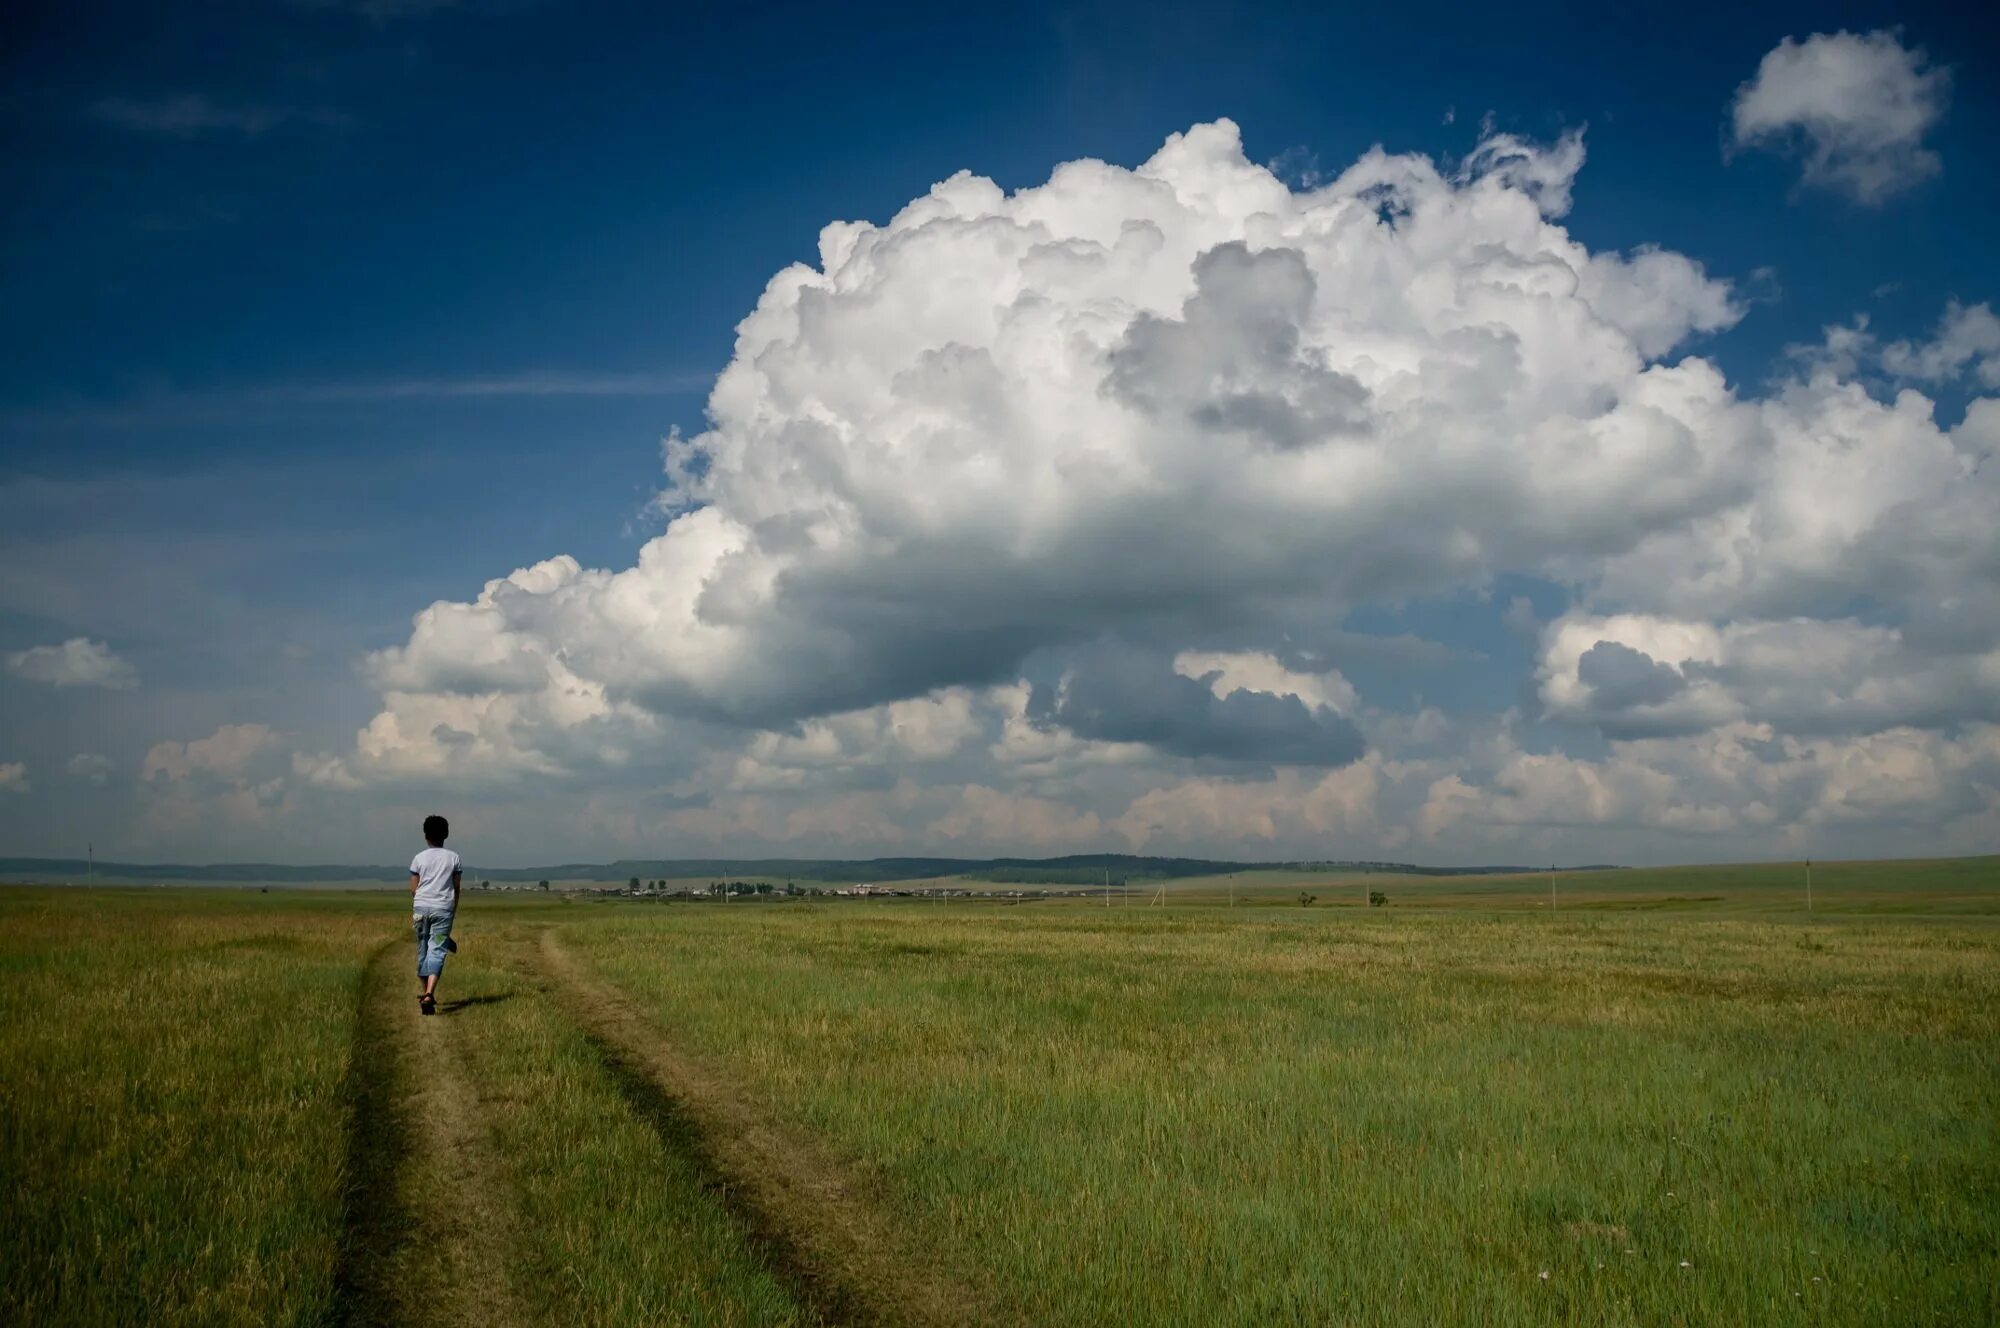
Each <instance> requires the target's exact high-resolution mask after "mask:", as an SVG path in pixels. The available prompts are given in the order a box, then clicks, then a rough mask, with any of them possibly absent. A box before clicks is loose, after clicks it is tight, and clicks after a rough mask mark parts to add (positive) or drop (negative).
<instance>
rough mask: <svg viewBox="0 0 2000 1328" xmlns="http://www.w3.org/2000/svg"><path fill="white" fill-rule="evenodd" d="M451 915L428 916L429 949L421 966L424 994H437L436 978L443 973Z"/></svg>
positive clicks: (436, 914) (449, 934)
mask: <svg viewBox="0 0 2000 1328" xmlns="http://www.w3.org/2000/svg"><path fill="white" fill-rule="evenodd" d="M451 923H452V915H451V914H449V913H433V914H431V917H430V924H431V925H430V949H429V951H428V953H427V954H426V956H425V963H424V966H423V974H424V995H426V996H435V995H436V994H437V984H438V978H440V977H441V976H443V974H444V961H445V954H446V951H445V943H446V942H447V941H449V940H450V939H451Z"/></svg>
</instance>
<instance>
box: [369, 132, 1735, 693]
mask: <svg viewBox="0 0 2000 1328" xmlns="http://www.w3.org/2000/svg"><path fill="white" fill-rule="evenodd" d="M1582 155H1583V154H1582V148H1581V144H1580V141H1578V140H1577V139H1575V138H1569V139H1565V140H1564V141H1563V142H1562V143H1560V144H1558V145H1556V146H1555V147H1553V148H1548V149H1543V148H1537V147H1534V146H1531V145H1528V144H1522V143H1516V142H1513V141H1512V140H1495V141H1494V142H1492V143H1490V144H1488V146H1487V148H1486V149H1485V150H1483V152H1482V154H1481V155H1480V156H1479V157H1478V158H1477V160H1476V161H1475V162H1474V163H1473V165H1472V166H1471V167H1469V168H1468V169H1466V170H1465V171H1463V172H1461V173H1459V174H1456V175H1451V174H1446V173H1444V172H1442V171H1440V169H1439V168H1438V167H1436V166H1435V165H1433V164H1432V163H1431V162H1429V161H1428V160H1425V159H1423V158H1418V157H1397V156H1390V155H1387V154H1384V153H1381V152H1379V151H1378V152H1374V153H1371V154H1369V155H1368V156H1366V157H1364V158H1363V159H1362V160H1361V161H1359V162H1357V163H1356V164H1355V166H1354V167H1352V168H1351V169H1350V170H1349V171H1347V172H1346V173H1345V174H1344V175H1342V176H1341V177H1340V178H1339V179H1338V180H1336V181H1334V182H1333V183H1332V184H1330V185H1328V186H1326V187H1325V188H1323V189H1319V190H1316V191H1312V192H1308V193H1295V192H1293V191H1292V190H1290V189H1288V188H1287V187H1286V186H1285V185H1284V184H1283V183H1281V182H1280V181H1279V180H1278V179H1277V178H1276V177H1275V176H1273V175H1272V174H1271V173H1270V172H1269V171H1267V170H1265V169H1264V168H1262V167H1260V166H1257V165H1254V164H1252V163H1251V162H1249V161H1248V160H1247V159H1246V158H1245V157H1244V155H1243V152H1242V148H1241V146H1240V144H1239V142H1238V139H1237V134H1236V130H1235V127H1234V126H1233V125H1230V124H1228V123H1227V122H1222V123H1218V124H1214V125H1206V126H1201V127H1198V128H1196V129H1194V130H1191V131H1190V132H1188V133H1187V134H1185V135H1176V136H1175V137H1174V138H1173V139H1171V140H1170V141H1169V142H1168V143H1167V145H1166V146H1165V147H1164V148H1162V149H1161V151H1160V152H1159V154H1158V155H1156V156H1155V157H1154V158H1153V159H1152V160H1151V161H1149V162H1147V163H1146V164H1145V165H1144V166H1141V167H1140V168H1139V169H1137V170H1123V169H1120V168H1117V167H1113V166H1108V165H1105V164H1103V163H1100V162H1094V161H1082V162H1072V163H1069V164H1067V165H1065V166H1063V167H1061V168H1059V169H1058V170H1057V171H1056V172H1055V174H1054V175H1053V177H1052V178H1051V179H1050V180H1049V182H1048V183H1047V184H1045V185H1043V186H1040V187H1038V188H1034V189H1025V190H1022V191H1020V192H1018V193H1015V194H1012V195H1008V194H1005V193H1003V192H1002V191H1001V190H1000V189H998V188H997V187H995V186H994V185H993V184H992V183H991V182H989V181H986V180H982V179H978V178H976V177H973V176H970V175H963V174H961V175H959V176H955V177H953V178H952V179H951V180H948V181H946V182H944V183H943V184H940V185H938V186H937V187H936V188H934V189H933V190H932V191H931V192H930V194H928V195H927V196H926V197H924V198H922V199H919V200H917V201H916V202H914V203H912V204H910V205H909V206H908V207H907V208H905V209H904V210H903V211H902V212H901V213H900V214H899V215H898V216H897V217H895V218H894V219H893V220H892V221H891V222H890V223H889V224H887V225H885V226H880V227H877V226H870V225H865V224H836V225H833V226H830V227H828V228H827V229H826V231H825V232H824V234H823V235H822V236H821V263H820V265H819V266H818V267H816V268H808V267H805V266H802V265H801V266H796V267H793V268H789V269H787V270H785V271H784V272H781V273H779V274H778V275H777V276H776V277H775V278H773V279H772V281H771V283H770V285H769V287H768V288H767V289H766V291H765V293H764V296H763V298H762V299H761V300H760V302H759V304H758V307H757V309H756V310H755V312H753V313H752V314H751V315H750V317H749V318H747V319H746V320H745V321H744V322H743V324H742V325H741V327H740V328H739V331H738V342H737V350H736V355H735V357H734V359H733V360H732V362H731V363H730V365H729V367H728V368H727V369H726V370H725V371H724V372H723V374H722V375H721V377H720V379H719V380H718V382H717V384H716V387H715V390H714V393H713V395H712V397H711V399H710V403H709V415H710V419H711V427H710V428H709V429H708V430H707V431H706V432H704V433H702V434H701V435H699V436H697V437H694V438H692V439H688V440H685V441H684V442H681V443H679V444H677V445H676V447H675V449H674V452H675V454H674V457H673V464H674V469H675V473H676V475H677V477H678V485H677V487H676V489H675V491H674V493H673V495H672V499H673V501H675V502H676V503H678V504H679V505H680V508H681V514H680V515H679V516H677V517H676V518H675V519H674V520H673V522H672V523H671V524H670V525H669V527H668V528H667V530H666V531H665V533H664V534H662V535H661V536H660V537H659V538H657V539H655V540H654V541H652V542H651V543H650V544H649V545H647V546H646V548H645V549H644V550H643V552H642V553H641V555H640V558H639V561H638V564H637V566H635V567H632V568H629V569H626V570H625V571H622V572H603V571H594V570H586V569H583V568H581V567H579V566H577V565H576V564H575V563H574V562H573V561H570V560H567V559H563V558H557V559H552V560H551V561H549V562H547V563H544V564H542V565H541V566H540V567H537V568H533V569H529V570H528V571H526V572H522V573H516V574H515V575H514V576H512V577H509V578H506V579H505V580H503V581H497V582H495V583H494V584H493V585H492V586H490V587H489V588H488V590H487V592H486V593H485V594H483V595H482V596H481V597H480V598H479V599H478V600H477V601H476V602H474V603H470V604H450V603H446V604H439V605H436V606H433V607H432V608H431V609H429V610H427V611H425V612H424V613H423V614H421V615H420V616H419V618H418V620H417V623H416V628H415V631H414V632H413V634H412V636H411V639H410V641H409V643H408V644H407V645H406V646H404V647H401V648H399V649H396V650H393V651H389V652H386V653H385V654H384V655H382V656H381V657H379V658H378V659H377V660H376V661H375V664H374V668H375V672H376V675H377V677H378V679H379V680H380V682H381V685H382V686H383V688H384V690H385V692H389V693H397V694H425V695H459V694H474V693H480V692H487V693H493V694H500V693H509V692H519V691H524V690H534V689H537V688H544V687H548V686H550V685H552V684H551V683H550V681H549V677H550V674H549V669H548V664H549V661H551V660H554V659H556V658H558V657H560V660H561V663H562V665H563V666H564V668H565V669H566V670H567V671H568V673H569V674H570V675H572V676H573V677H574V678H576V679H578V680H580V681H581V682H583V683H585V684H588V685H592V686H601V687H603V688H604V689H605V691H606V695H607V698H609V699H608V700H607V703H611V700H610V699H616V700H625V701H630V702H632V703H634V704H637V705H639V706H642V707H644V708H645V709H647V710H648V711H651V712H654V713H669V714H682V715H698V716H702V717H706V718H712V719H721V720H727V721H733V722H741V723H752V724H766V723H772V722H777V723H785V722H791V721H794V720H797V719H799V718H802V717H805V716H810V715H815V714H823V713H829V712H833V711H838V710H844V709H851V708H854V707H856V706H861V705H871V704H878V703H883V702H887V701H892V700H896V699H900V698H902V697H906V696H911V695H918V694H921V693H923V692H926V691H928V690H930V689H933V688H936V687H941V686H950V685H958V684H986V683H995V682H1000V681H1004V680H1005V679H1007V678H1008V677H1010V676H1012V674H1013V672H1014V671H1015V670H1016V669H1017V667H1018V666H1019V663H1020V661H1021V660H1022V659H1023V658H1025V657H1026V656H1027V655H1028V654H1030V653H1031V652H1033V651H1035V650H1038V649H1044V648H1049V647H1058V646H1061V645H1064V644H1066V643H1069V642H1073V641H1076V640H1079V639H1082V638H1084V637H1096V636H1098V635H1101V634H1103V633H1104V632H1106V631H1111V632H1121V631H1122V632H1134V633H1142V632H1158V631H1166V632H1168V633H1170V634H1171V633H1174V632H1177V631H1178V632H1186V631H1188V630H1189V624H1204V625H1205V624H1215V623H1219V622H1224V621H1226V620H1229V619H1233V618H1238V619H1245V620H1247V621H1248V623H1249V624H1250V626H1249V627H1248V628H1246V629H1245V630H1246V634H1249V635H1254V627H1255V624H1256V623H1257V622H1258V621H1260V620H1267V619H1269V618H1270V617H1272V616H1273V615H1276V614H1280V613H1283V612H1287V611H1297V610H1300V609H1304V610H1308V611H1311V612H1316V613H1320V614H1323V615H1329V616H1337V614H1338V613H1339V611H1340V610H1341V609H1343V608H1345V607H1347V606H1350V605H1352V604H1353V603H1356V602H1358V601H1361V600H1364V599H1367V598H1370V597H1373V596H1378V595H1383V594H1394V593H1406V594H1418V593H1425V592H1429V591H1435V590H1441V589H1444V588H1448V587H1450V586H1453V585H1456V584H1461V583H1463V582H1465V581H1468V580H1477V579H1479V578H1481V577H1483V576H1486V575H1488V574H1490V573H1491V572H1492V571H1494V570H1496V569H1498V568H1501V567H1506V566H1535V565H1539V564H1541V563H1542V562H1544V561H1546V560H1548V559H1550V558H1553V557H1555V556H1558V555H1561V554H1565V553H1569V552H1572V551H1574V550H1576V549H1577V548H1579V547H1583V548H1591V549H1596V550H1600V551H1602V552H1607V553H1608V552H1614V551H1618V550H1622V549H1627V548H1630V547H1632V546H1633V545H1634V543H1635V542H1636V541H1637V540H1638V539H1639V538H1640V537H1641V536H1642V535H1643V534H1644V533H1645V532H1647V531H1649V530H1653V529H1659V528H1671V527H1675V526H1678V525H1679V524H1681V523H1684V522H1685V521H1687V520H1688V519H1690V518H1692V517H1694V516H1697V515H1700V514H1702V513H1705V512H1707V511H1710V510H1712V509H1713V508H1714V507H1715V505H1716V504H1717V502H1718V500H1719V498H1720V497H1721V496H1722V495H1725V494H1727V493H1729V492H1731V491H1732V489H1733V488H1734V487H1736V486H1738V485H1739V484H1740V483H1741V482H1742V477H1741V475H1740V474H1739V469H1740V467H1739V461H1738V455H1737V454H1738V450H1739V449H1737V448H1736V447H1734V446H1732V444H1733V443H1734V442H1735V441H1736V440H1735V438H1734V436H1733V435H1734V433H1735V430H1734V429H1733V428H1732V427H1731V426H1730V424H1729V422H1728V420H1727V419H1726V418H1723V419H1720V420H1719V419H1718V418H1717V417H1718V415H1721V416H1724V417H1726V415H1727V412H1728V409H1729V406H1730V400H1729V392H1728V389H1727V387H1726V385H1725V384H1724V383H1723V382H1722V380H1721V377H1720V376H1719V375H1718V374H1716V373H1715V372H1714V371H1713V370H1712V369H1711V368H1709V367H1708V366H1707V365H1705V364H1703V363H1701V362H1699V361H1689V362H1686V363H1683V364H1680V365H1666V364H1660V363H1656V362H1654V361H1653V360H1652V359H1650V358H1649V355H1650V356H1656V355H1658V354H1659V353H1660V352H1663V351H1665V350H1666V349H1668V348H1669V347H1671V346H1672V345H1674V344H1676V343H1677V342H1679V341H1681V340H1682V339H1684V338H1685V337H1686V336H1687V335H1689V334H1690V333H1692V332H1694V331H1696V330H1698V329H1704V328H1713V327H1717V326H1721V325H1723V324H1726V323H1727V322H1729V321H1730V320H1732V319H1733V318H1734V317H1735V316H1736V313H1737V310H1736V307H1735V305H1734V304H1733V303H1732V302H1731V300H1730V298H1729V295H1728V290H1727V286H1726V285H1725V284H1724V283H1721V282H1718V281H1714V280H1711V279H1709V278H1707V277H1706V276H1705V275H1704V274H1703V273H1702V272H1701V270H1700V268H1699V266H1698V265H1696V264H1694V263H1693V262H1691V261H1689V260H1687V259H1685V258H1681V257H1679V256H1677V255H1671V254H1667V253H1664V252H1662V251H1659V250H1648V251H1646V252H1644V253H1641V254H1637V255H1634V256H1633V257H1632V258H1631V259H1629V260H1627V259H1624V258H1621V257H1618V256H1615V255H1609V256H1607V255H1595V256H1593V255H1592V254H1590V253H1588V252H1587V251H1586V250H1585V249H1584V248H1583V247H1582V246H1581V245H1580V244H1578V243H1576V242H1575V241H1574V240H1572V239H1571V238H1570V237H1569V236H1568V235H1567V234H1566V233H1565V232H1564V230H1563V229H1562V228H1561V226H1560V225H1558V224H1557V222H1556V220H1555V219H1554V217H1553V216H1552V215H1551V214H1552V213H1556V212H1559V211H1560V209H1561V208H1562V207H1564V206H1566V204H1567V201H1568V185H1569V179H1570V177H1571V175H1572V174H1573V173H1574V171H1575V169H1576V168H1577V166H1578V165H1580V163H1581V160H1582Z"/></svg>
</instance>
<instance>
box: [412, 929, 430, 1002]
mask: <svg viewBox="0 0 2000 1328" xmlns="http://www.w3.org/2000/svg"><path fill="white" fill-rule="evenodd" d="M410 930H411V931H412V932H413V933H415V934H416V938H417V989H418V990H419V991H421V990H423V986H424V962H425V960H426V959H428V958H429V956H430V952H431V919H430V914H428V913H419V914H417V915H415V916H414V917H412V918H411V919H410Z"/></svg>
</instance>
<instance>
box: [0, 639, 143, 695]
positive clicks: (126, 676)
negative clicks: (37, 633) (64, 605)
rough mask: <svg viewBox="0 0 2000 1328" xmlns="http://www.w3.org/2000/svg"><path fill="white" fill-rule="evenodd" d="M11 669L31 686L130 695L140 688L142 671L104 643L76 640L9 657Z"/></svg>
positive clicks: (36, 648) (16, 653) (37, 647)
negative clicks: (102, 689)
mask: <svg viewBox="0 0 2000 1328" xmlns="http://www.w3.org/2000/svg"><path fill="white" fill-rule="evenodd" d="M7 667H8V668H9V669H11V670H13V672H14V673H15V675H16V676H18V677H22V678H26V679H28V680H29V681H30V682H45V683H48V684H49V685H51V686H53V687H105V688H109V689H111V690H113V691H129V690H130V689H132V688H134V687H137V686H138V685H139V671H138V670H137V669H135V668H133V667H132V665H131V664H130V663H128V662H126V661H125V660H123V659H120V658H119V657H118V656H117V655H114V654H113V653H112V652H111V647H110V646H108V645H105V644H104V643H103V642H101V641H91V640H88V639H87V638H85V637H81V636H78V637H72V638H70V639H69V640H67V641H65V642H63V643H62V644H61V645H59V646H36V647H34V648H33V649H31V650H18V651H15V652H14V653H12V654H10V655H8V656H7Z"/></svg>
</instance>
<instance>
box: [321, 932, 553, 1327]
mask: <svg viewBox="0 0 2000 1328" xmlns="http://www.w3.org/2000/svg"><path fill="white" fill-rule="evenodd" d="M407 954H408V947H407V946H403V945H392V946H389V947H387V948H386V949H385V951H384V952H383V953H381V954H380V955H378V956H377V957H376V959H375V961H374V962H373V963H371V964H370V965H369V971H368V979H367V991H366V994H365V995H364V997H363V1003H362V1028H361V1033H360V1037H361V1038H362V1039H363V1040H367V1041H370V1042H372V1043H373V1044H374V1045H375V1047H376V1048H377V1051H376V1053H375V1054H376V1055H377V1056H378V1057H379V1060H378V1062H377V1065H378V1069H377V1071H376V1072H377V1073H378V1074H380V1073H382V1072H383V1071H384V1070H386V1074H387V1079H388V1082H389V1084H390V1085H391V1087H392V1090H393V1091H392V1098H393V1108H392V1110H393V1112H394V1116H395V1121H394V1124H393V1134H392V1132H391V1130H389V1129H384V1128H381V1127H379V1126H378V1127H377V1129H376V1134H377V1135H378V1136H380V1137H383V1138H385V1139H386V1138H390V1137H394V1138H395V1139H397V1140H398V1141H399V1142H400V1151H401V1153H402V1156H401V1157H400V1158H397V1159H396V1160H395V1161H394V1162H393V1163H391V1165H394V1166H395V1174H394V1176H393V1177H389V1178H388V1184H387V1185H386V1186H385V1185H383V1184H382V1183H380V1181H379V1180H378V1182H377V1183H376V1184H375V1185H374V1186H373V1187H372V1188H374V1189H375V1190H376V1191H377V1193H378V1194H383V1195H384V1197H389V1196H393V1206H394V1210H395V1211H394V1213H393V1214H391V1215H386V1216H385V1215H377V1214H363V1215H361V1216H362V1218H363V1220H364V1221H367V1222H370V1223H372V1224H374V1225H376V1226H378V1227H379V1226H385V1225H387V1226H393V1227H394V1228H395V1229H396V1230H395V1237H396V1238H395V1244H394V1248H393V1250H390V1251H388V1252H386V1254H382V1255H378V1258H379V1260H380V1266H379V1268H378V1269H377V1270H375V1271H374V1273H373V1275H372V1276H370V1277H369V1278H368V1279H367V1282H368V1283H373V1285H368V1284H364V1285H362V1286H360V1287H357V1291H358V1292H359V1293H360V1294H359V1296H358V1297H357V1298H356V1299H355V1300H354V1301H352V1302H350V1307H349V1313H348V1314H347V1315H346V1316H345V1317H346V1319H347V1321H348V1322H350V1323H359V1324H366V1323H385V1324H386V1323H398V1324H410V1323H424V1324H437V1325H452V1324H464V1325H489V1326H490V1328H513V1326H514V1325H521V1324H527V1323H530V1322H533V1319H532V1317H531V1316H529V1315H528V1314H526V1313H525V1312H524V1311H523V1309H522V1307H521V1304H520V1300H519V1296H518V1294H517V1292H516V1289H515V1288H514V1286H513V1284H512V1282H511V1280H510V1273H509V1269H510V1266H511V1265H512V1262H513V1260H512V1252H513V1251H514V1250H515V1249H516V1248H518V1242H517V1239H516V1237H517V1233H518V1231H519V1218H518V1216H517V1215H516V1212H515V1207H514V1203H513V1189H512V1185H511V1183H510V1182H509V1180H508V1178H507V1175H506V1171H505V1169H504V1168H503V1167H502V1166H501V1164H500V1160H499V1158H498V1157H497V1156H495V1153H494V1146H493V1141H492V1139H491V1138H490V1136H489V1135H488V1134H487V1132H486V1129H485V1127H484V1125H483V1124H482V1121H483V1119H484V1116H483V1113H482V1112H481V1110H480V1105H479V1096H478V1092H477V1090H476V1088H475V1087H474V1086H473V1083H472V1080H471V1078H470V1077H469V1076H468V1074H467V1072H466V1068H465V1063H464V1057H463V1054H462V1051H461V1048H460V1047H459V1045H458V1044H459V1037H458V1036H457V1030H455V1029H454V1028H453V1027H452V1025H453V1023H454V1020H453V1019H451V1018H449V1017H445V1016H433V1017H431V1018H424V1017H423V1016H422V1015H420V1014H419V1013H418V1012H417V1000H416V982H415V980H414V977H413V975H412V968H413V966H412V965H409V964H406V963H403V962H400V961H402V960H403V959H405V958H406V957H407ZM372 1165H373V1166H375V1167H378V1168H379V1167H381V1166H383V1165H384V1160H383V1159H375V1160H374V1161H373V1162H372Z"/></svg>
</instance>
